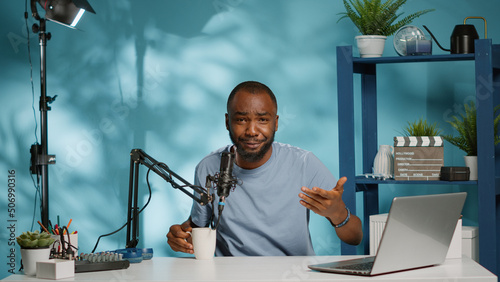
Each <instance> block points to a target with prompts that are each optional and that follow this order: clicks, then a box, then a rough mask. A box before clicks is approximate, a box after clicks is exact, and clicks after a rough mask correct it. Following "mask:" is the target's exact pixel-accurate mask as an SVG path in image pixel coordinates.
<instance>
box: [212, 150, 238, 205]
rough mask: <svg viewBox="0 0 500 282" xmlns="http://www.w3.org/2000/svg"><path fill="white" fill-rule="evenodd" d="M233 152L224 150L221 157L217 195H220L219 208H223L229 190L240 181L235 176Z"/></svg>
mask: <svg viewBox="0 0 500 282" xmlns="http://www.w3.org/2000/svg"><path fill="white" fill-rule="evenodd" d="M234 157H235V154H234V153H233V152H223V153H222V155H221V159H220V170H219V177H218V178H217V195H218V196H219V208H220V209H222V208H223V206H224V203H225V201H226V198H227V197H228V196H229V192H230V191H231V189H232V188H233V187H234V185H235V184H236V182H237V181H238V180H237V179H236V177H234V176H233V166H234Z"/></svg>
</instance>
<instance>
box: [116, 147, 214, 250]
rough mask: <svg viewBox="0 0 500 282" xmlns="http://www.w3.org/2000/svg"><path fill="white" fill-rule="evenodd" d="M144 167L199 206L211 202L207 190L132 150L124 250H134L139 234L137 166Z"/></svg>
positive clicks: (138, 150) (164, 165)
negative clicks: (192, 191) (196, 195)
mask: <svg viewBox="0 0 500 282" xmlns="http://www.w3.org/2000/svg"><path fill="white" fill-rule="evenodd" d="M141 164H142V165H144V166H146V167H147V168H149V169H150V170H152V171H154V172H155V173H156V174H158V175H159V176H160V177H161V178H163V179H165V181H167V182H168V183H170V185H172V187H173V188H175V189H179V190H181V191H182V192H183V193H184V194H186V195H188V196H189V197H191V198H192V199H194V200H195V201H196V202H198V203H200V204H201V205H206V204H208V203H210V202H212V195H210V194H209V193H210V191H209V188H208V187H207V189H203V188H202V187H200V186H196V185H192V184H190V183H189V182H188V181H186V180H184V179H183V178H182V177H180V176H179V175H177V174H176V173H175V172H173V171H172V170H170V168H169V167H168V166H167V165H166V164H164V163H160V162H158V161H156V160H155V159H153V158H152V157H151V156H149V155H148V154H146V153H145V152H144V151H143V150H141V149H132V151H131V152H130V180H129V194H128V211H127V241H126V246H125V247H126V248H135V247H136V246H137V243H138V242H139V241H138V239H137V236H138V233H139V207H138V203H137V202H138V193H139V192H138V190H139V189H138V186H139V165H141ZM172 177H175V178H176V179H178V180H179V181H181V182H182V183H184V185H179V184H178V183H177V182H175V180H174V179H173V178H172ZM184 187H189V188H191V189H193V190H194V191H195V192H197V193H198V194H199V197H195V195H194V194H193V193H191V192H189V191H188V190H186V189H185V188H184Z"/></svg>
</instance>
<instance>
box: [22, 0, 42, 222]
mask: <svg viewBox="0 0 500 282" xmlns="http://www.w3.org/2000/svg"><path fill="white" fill-rule="evenodd" d="M28 15H29V14H28V0H26V1H24V22H25V26H26V39H27V41H28V44H27V45H28V62H29V65H30V81H31V108H32V109H33V117H34V120H35V143H38V136H37V130H38V122H37V119H36V110H35V86H34V84H33V63H32V61H31V48H30V30H29V27H28ZM30 175H31V180H32V181H33V186H34V187H35V190H36V192H35V204H34V207H33V220H32V221H31V228H30V230H31V231H33V227H34V225H35V217H36V216H35V214H36V202H37V201H36V200H37V197H41V195H40V184H39V179H37V181H36V182H35V179H34V178H33V175H32V174H31V173H30Z"/></svg>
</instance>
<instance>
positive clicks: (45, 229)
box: [38, 220, 50, 234]
mask: <svg viewBox="0 0 500 282" xmlns="http://www.w3.org/2000/svg"><path fill="white" fill-rule="evenodd" d="M38 224H40V226H41V227H42V229H43V231H45V232H47V233H49V230H47V228H45V226H43V224H42V223H41V222H40V220H39V221H38ZM49 234H50V233H49Z"/></svg>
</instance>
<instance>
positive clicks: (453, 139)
mask: <svg viewBox="0 0 500 282" xmlns="http://www.w3.org/2000/svg"><path fill="white" fill-rule="evenodd" d="M464 108H465V112H464V113H461V114H460V115H459V117H457V116H453V117H452V119H453V120H451V121H448V123H449V124H450V125H451V126H452V127H453V128H454V129H455V130H456V131H457V132H458V136H452V135H444V136H443V138H444V139H445V140H446V141H448V142H450V143H451V144H452V145H455V146H457V147H458V148H459V149H460V150H462V151H464V152H465V153H466V156H464V161H465V166H467V167H469V169H470V177H469V180H477V127H476V126H477V123H476V112H477V111H476V105H475V103H474V101H471V102H470V103H469V104H465V105H464ZM498 110H500V105H499V106H496V107H495V110H494V111H495V113H496V112H497V111H498ZM499 122H500V114H499V115H497V116H496V117H495V119H494V120H493V128H494V136H495V137H494V143H495V145H497V144H499V143H500V136H499V135H498V124H499Z"/></svg>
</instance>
